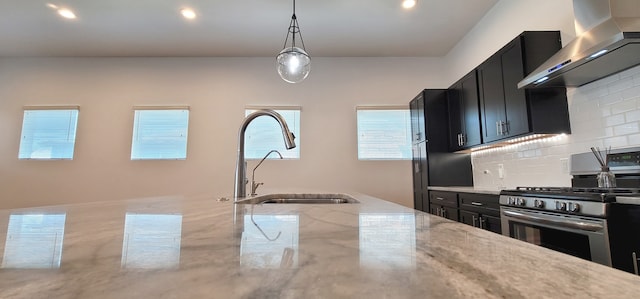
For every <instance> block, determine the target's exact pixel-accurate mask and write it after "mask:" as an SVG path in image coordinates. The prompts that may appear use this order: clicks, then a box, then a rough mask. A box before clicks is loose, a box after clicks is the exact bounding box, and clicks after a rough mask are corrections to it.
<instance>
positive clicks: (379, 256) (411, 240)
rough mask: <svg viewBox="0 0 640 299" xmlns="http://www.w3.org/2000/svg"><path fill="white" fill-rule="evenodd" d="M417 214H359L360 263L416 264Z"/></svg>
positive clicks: (399, 265) (402, 265)
mask: <svg viewBox="0 0 640 299" xmlns="http://www.w3.org/2000/svg"><path fill="white" fill-rule="evenodd" d="M415 227H416V221H415V215H414V214H360V266H362V267H371V268H398V267H401V268H413V267H415V262H416V257H415V256H416V241H415V238H416V233H415Z"/></svg>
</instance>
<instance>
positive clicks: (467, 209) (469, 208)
mask: <svg viewBox="0 0 640 299" xmlns="http://www.w3.org/2000/svg"><path fill="white" fill-rule="evenodd" d="M429 213H431V214H434V215H437V216H440V217H444V218H447V219H451V220H454V221H458V222H462V223H465V224H468V225H471V226H474V227H477V228H480V229H485V230H488V231H492V232H494V233H497V234H501V233H502V228H501V223H500V204H499V195H493V194H483V193H458V192H451V191H429Z"/></svg>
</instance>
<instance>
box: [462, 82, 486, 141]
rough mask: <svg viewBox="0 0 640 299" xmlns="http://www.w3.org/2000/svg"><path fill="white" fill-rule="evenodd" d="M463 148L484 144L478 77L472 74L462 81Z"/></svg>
mask: <svg viewBox="0 0 640 299" xmlns="http://www.w3.org/2000/svg"><path fill="white" fill-rule="evenodd" d="M461 94H462V111H463V117H462V121H463V130H464V132H463V134H464V135H463V140H462V141H463V145H462V146H463V147H464V148H469V147H471V146H475V145H479V144H480V143H482V138H481V137H482V133H481V131H480V107H479V105H480V103H479V99H478V76H477V75H476V72H475V71H474V72H472V73H471V74H469V75H467V76H466V77H465V78H463V79H462V91H461Z"/></svg>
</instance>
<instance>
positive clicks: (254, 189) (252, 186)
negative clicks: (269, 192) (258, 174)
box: [251, 182, 264, 196]
mask: <svg viewBox="0 0 640 299" xmlns="http://www.w3.org/2000/svg"><path fill="white" fill-rule="evenodd" d="M260 185H264V183H256V182H252V183H251V195H252V196H254V195H257V193H256V190H258V187H260Z"/></svg>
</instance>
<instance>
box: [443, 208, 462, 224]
mask: <svg viewBox="0 0 640 299" xmlns="http://www.w3.org/2000/svg"><path fill="white" fill-rule="evenodd" d="M441 208H442V209H443V210H444V215H443V216H444V218H447V219H450V220H453V221H459V220H460V217H459V216H458V209H456V208H452V207H445V206H442V207H441Z"/></svg>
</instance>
